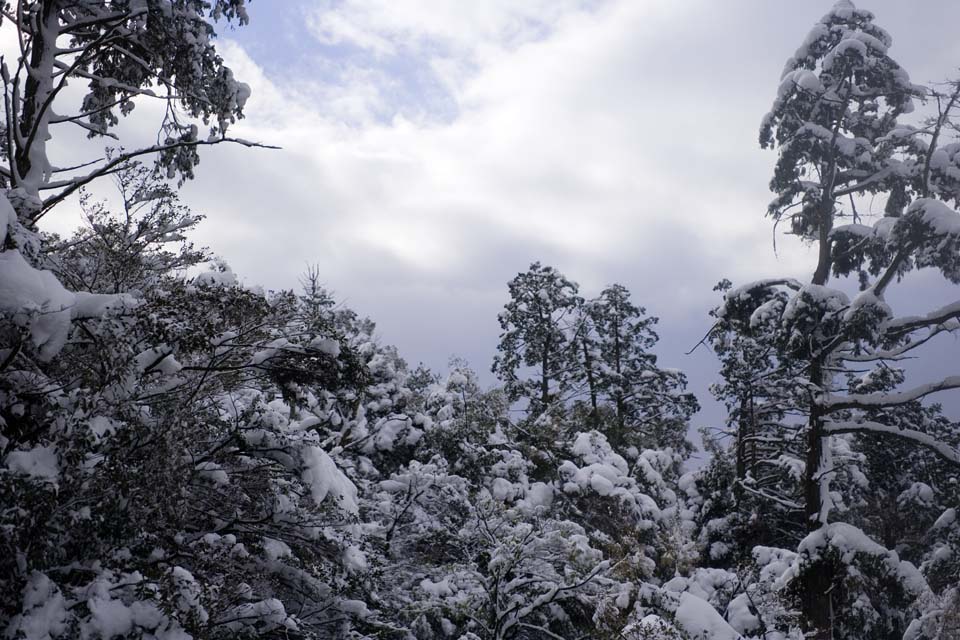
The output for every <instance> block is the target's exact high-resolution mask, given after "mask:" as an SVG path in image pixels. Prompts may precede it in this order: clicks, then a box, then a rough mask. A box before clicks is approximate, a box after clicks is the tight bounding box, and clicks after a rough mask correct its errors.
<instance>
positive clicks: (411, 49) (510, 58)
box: [184, 0, 953, 396]
mask: <svg viewBox="0 0 960 640" xmlns="http://www.w3.org/2000/svg"><path fill="white" fill-rule="evenodd" d="M823 9H824V8H823V7H820V8H817V7H811V6H809V5H807V4H805V3H804V4H802V5H801V3H797V4H792V5H790V6H789V7H787V6H784V5H782V4H779V3H767V2H756V1H753V2H747V1H745V2H738V3H714V2H706V1H703V2H684V3H678V2H668V1H666V0H650V1H646V2H634V1H632V0H605V1H602V2H591V3H578V2H573V1H572V0H571V1H563V2H552V1H547V0H542V1H541V0H533V1H531V2H522V3H518V2H509V1H507V0H502V1H501V0H491V1H489V2H454V1H453V0H450V1H449V2H433V1H432V2H429V3H428V2H416V1H414V0H396V1H394V2H387V1H386V0H382V1H381V0H344V1H343V2H336V3H329V2H324V3H315V2H309V3H300V4H297V3H290V4H286V3H285V4H284V9H283V10H277V9H274V8H273V5H264V7H260V6H259V5H258V4H256V3H255V4H254V6H253V7H252V8H251V14H252V18H253V23H252V25H251V27H250V28H249V29H248V30H247V32H246V33H245V32H244V30H240V31H237V32H235V33H233V34H229V35H230V37H231V38H233V39H232V40H223V41H221V44H220V50H221V53H222V54H223V55H224V57H225V58H226V60H227V61H228V63H229V64H230V66H231V67H232V68H233V69H234V70H235V72H236V75H237V77H239V78H241V79H242V80H244V81H245V82H247V83H249V84H251V85H252V87H253V95H252V97H251V99H250V101H249V102H248V105H247V116H248V117H247V119H245V120H243V121H242V122H240V123H238V125H237V126H236V127H235V130H234V132H235V133H236V134H237V135H240V136H243V137H246V138H251V139H257V140H263V141H266V142H270V143H273V144H278V145H281V146H282V147H283V150H282V151H263V150H249V149H241V148H237V147H218V148H213V149H208V150H205V153H204V154H202V162H201V166H200V168H199V172H198V180H197V181H196V182H194V183H191V184H188V185H186V186H185V188H184V196H185V200H186V201H187V202H188V203H190V204H191V205H192V206H193V207H194V208H195V209H196V210H197V211H198V212H201V213H205V214H206V215H207V216H208V219H207V221H206V222H205V223H204V224H203V225H202V226H201V229H200V238H199V241H200V242H202V243H204V244H207V245H209V246H211V247H212V248H213V249H214V250H215V251H217V252H218V253H220V254H222V255H224V257H226V258H227V260H228V261H229V262H230V263H231V265H232V266H233V268H234V269H235V270H236V271H237V272H238V273H239V274H241V275H242V276H245V277H246V279H247V280H248V281H250V282H255V283H261V284H264V285H266V286H268V287H273V288H279V287H295V286H296V283H297V276H298V274H299V273H300V272H302V271H303V269H304V267H305V265H306V264H308V263H311V264H316V265H317V266H318V267H319V268H320V270H321V273H322V274H323V276H324V278H325V280H326V283H327V285H328V286H329V287H330V288H332V289H333V290H334V291H336V292H337V293H338V294H339V295H340V296H341V297H342V298H345V299H346V300H347V302H348V304H350V305H351V306H354V307H355V308H357V309H358V310H359V311H360V312H362V313H366V314H369V315H370V316H371V317H373V318H374V319H375V320H376V321H377V322H378V325H379V326H380V329H381V331H382V333H383V335H384V339H385V340H387V341H389V342H393V343H396V344H398V345H399V346H400V348H401V351H402V352H403V353H404V354H405V355H407V357H409V358H410V359H411V360H413V361H417V360H421V359H422V360H425V361H426V362H427V363H428V364H431V365H433V366H442V365H443V363H444V362H445V360H446V357H447V356H448V355H450V354H454V353H457V354H461V355H464V356H466V357H468V358H469V359H470V360H472V361H473V362H474V364H475V365H476V366H477V367H478V368H480V369H484V368H485V367H486V366H487V364H488V363H489V359H490V357H491V355H492V353H493V351H494V348H495V344H496V340H497V333H498V327H497V323H496V314H497V312H498V310H499V307H500V306H501V305H502V304H503V302H504V301H505V297H506V286H505V284H506V282H507V280H509V279H510V278H511V277H513V276H514V275H515V274H516V273H517V272H518V271H521V270H523V269H525V268H526V266H527V265H529V263H530V262H532V261H533V260H542V261H544V262H547V263H551V264H554V265H555V266H557V267H558V268H559V269H560V270H561V271H563V272H565V273H566V274H567V275H568V276H569V277H570V278H572V279H574V280H577V281H579V282H580V283H581V285H582V287H583V290H584V293H586V294H587V295H590V294H592V293H596V292H598V291H599V290H600V288H601V287H602V286H604V285H606V284H609V283H611V282H622V283H623V284H625V285H626V286H627V287H628V288H630V289H631V290H632V291H633V293H634V297H635V299H636V300H637V301H638V302H639V303H640V304H643V305H645V306H646V307H647V308H648V309H649V310H650V312H651V313H653V314H655V315H659V316H660V317H661V318H662V322H661V325H660V333H661V336H662V338H663V339H662V343H661V347H660V349H659V350H660V353H661V354H662V357H663V361H664V363H665V364H667V365H670V366H679V367H681V368H685V369H688V370H690V369H693V371H691V378H692V379H693V380H694V383H695V389H696V391H697V392H698V394H700V395H702V396H706V395H707V394H706V385H707V383H708V382H709V381H710V380H712V378H713V377H714V376H715V374H714V371H713V370H712V369H710V368H709V365H707V364H705V363H704V357H701V356H696V357H695V358H693V359H690V358H684V356H683V355H682V354H683V352H684V351H686V350H687V349H689V348H690V347H691V346H693V344H694V343H696V341H697V340H698V339H699V338H700V336H701V335H702V334H703V332H704V331H705V330H706V329H707V328H708V325H709V318H708V317H707V311H708V310H709V308H710V307H711V306H712V305H713V304H714V303H715V297H714V296H715V294H713V293H712V291H711V288H712V286H713V284H715V283H716V281H718V280H719V279H720V278H721V277H729V278H731V279H732V280H734V281H743V280H745V279H754V278H757V277H764V276H769V275H794V276H799V277H807V274H808V273H809V271H810V270H811V269H812V262H813V260H812V257H811V256H810V253H809V251H808V249H807V248H806V247H804V246H803V245H802V244H799V243H796V242H791V241H789V240H781V246H780V247H779V254H775V253H774V252H773V250H772V225H771V223H770V221H769V220H766V219H764V212H765V210H766V205H767V202H768V200H769V198H770V194H769V193H768V191H767V189H766V182H767V180H768V179H769V175H770V171H771V167H772V163H773V160H774V154H772V153H770V152H763V151H760V150H759V149H758V148H757V145H756V139H757V127H758V124H759V119H760V117H761V116H762V115H763V113H764V112H765V111H766V110H767V109H769V106H770V102H771V100H772V97H773V93H774V91H775V89H776V84H777V80H778V78H779V74H780V70H781V68H782V65H783V60H784V59H786V58H787V57H788V56H789V55H790V54H791V53H792V52H793V49H794V48H795V46H796V44H798V43H799V42H800V41H801V40H802V38H803V36H804V34H805V32H806V29H807V28H808V26H809V25H812V24H813V22H814V21H815V20H816V19H818V18H819V16H820V14H821V13H822V12H823ZM271 10H272V11H278V12H279V13H282V14H283V24H284V25H288V26H290V25H293V26H295V27H296V28H297V29H300V31H297V34H298V35H297V38H296V42H295V46H291V47H288V46H287V44H289V43H288V40H289V38H287V39H286V40H284V41H283V42H282V43H281V44H282V46H280V45H278V44H275V43H276V42H277V41H276V40H275V39H274V34H273V32H272V30H271V27H275V26H276V24H275V23H276V20H277V19H278V18H276V16H271V15H269V14H266V13H265V14H264V15H265V19H263V20H261V18H260V17H258V12H260V11H263V12H268V11H271ZM905 10H906V9H901V8H899V7H898V6H897V5H896V4H895V3H887V4H886V5H885V8H884V9H883V11H887V12H890V13H892V14H893V15H895V16H899V15H900V13H903V11H905ZM883 11H881V10H879V9H878V11H877V13H878V16H879V18H880V21H881V24H886V25H887V27H888V28H889V30H890V31H891V32H892V33H893V36H894V38H895V40H896V41H897V42H900V41H901V36H902V35H903V39H904V40H905V41H906V42H907V45H903V46H901V45H897V44H895V47H894V54H895V55H897V56H899V55H900V53H901V50H903V51H907V50H909V51H911V52H912V53H911V55H912V56H913V60H914V62H917V63H918V64H919V65H920V66H921V68H922V69H925V70H926V69H929V68H930V64H931V63H930V62H929V58H928V57H923V55H922V52H923V51H926V50H927V48H926V47H925V46H924V45H923V42H924V39H925V38H932V39H933V40H938V38H940V36H938V35H937V34H938V33H939V34H941V36H942V37H943V38H945V37H947V36H948V35H949V29H950V27H949V26H948V22H949V21H934V22H935V24H932V25H928V26H927V27H926V29H927V31H928V32H929V33H928V32H922V31H921V30H919V29H901V28H900V27H901V26H903V25H905V24H908V23H901V24H895V23H893V24H891V23H885V22H884V20H883ZM951 11H953V9H951ZM897 20H900V18H897ZM258 24H263V25H264V29H262V30H260V31H257V25H258ZM291 28H292V27H291ZM931 30H932V31H931ZM902 31H906V34H901V32H902ZM251 52H253V53H255V54H256V55H253V54H252V53H251ZM918 52H919V53H918ZM904 64H905V65H906V66H908V68H910V66H909V65H908V64H907V61H906V60H905V61H904ZM943 71H948V69H943ZM924 73H926V71H924ZM915 77H917V79H918V80H919V79H924V78H923V77H922V76H919V77H918V76H917V75H916V74H915ZM707 360H709V358H707Z"/></svg>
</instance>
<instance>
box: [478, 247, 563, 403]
mask: <svg viewBox="0 0 960 640" xmlns="http://www.w3.org/2000/svg"><path fill="white" fill-rule="evenodd" d="M507 286H508V288H509V291H510V300H509V302H507V304H506V305H504V310H503V311H502V312H501V313H500V316H499V320H500V328H501V329H502V330H503V333H501V335H500V344H499V346H498V347H497V350H498V354H497V356H496V358H495V359H494V363H493V372H494V373H496V374H497V375H498V376H499V377H500V379H501V380H502V381H503V383H504V389H505V390H506V393H507V397H508V398H509V399H510V400H511V401H513V402H516V401H519V400H523V401H525V402H526V403H527V405H528V406H527V409H528V413H529V414H530V416H531V417H537V416H539V415H541V414H543V413H545V412H547V411H549V410H550V409H556V408H562V407H563V406H564V403H566V402H568V401H569V400H570V399H571V398H570V394H571V391H572V388H573V386H574V385H575V383H576V378H577V369H578V360H577V352H576V346H575V344H574V343H573V342H572V333H573V330H574V327H575V322H576V310H577V307H578V305H579V304H580V302H581V299H580V296H579V295H578V293H577V290H578V287H577V285H576V284H575V283H573V282H571V281H570V280H567V278H565V277H564V276H563V274H561V273H560V272H559V271H557V270H556V269H554V268H553V267H550V266H546V265H541V264H540V263H539V262H534V263H533V264H531V265H530V268H529V269H528V270H527V271H526V272H524V273H520V274H517V277H515V278H514V279H513V280H511V281H510V282H509V283H508V284H507ZM528 374H529V377H528Z"/></svg>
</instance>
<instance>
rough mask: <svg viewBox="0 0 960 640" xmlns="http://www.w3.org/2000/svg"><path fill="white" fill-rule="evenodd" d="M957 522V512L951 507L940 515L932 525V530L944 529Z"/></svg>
mask: <svg viewBox="0 0 960 640" xmlns="http://www.w3.org/2000/svg"><path fill="white" fill-rule="evenodd" d="M956 521H957V510H956V509H954V508H953V507H951V508H949V509H947V510H946V511H944V512H943V513H941V514H940V517H939V518H937V520H936V522H934V523H933V527H931V528H932V529H945V528H947V527H949V526H950V525H952V524H953V523H954V522H956Z"/></svg>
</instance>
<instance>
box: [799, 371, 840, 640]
mask: <svg viewBox="0 0 960 640" xmlns="http://www.w3.org/2000/svg"><path fill="white" fill-rule="evenodd" d="M823 379H824V372H823V363H822V362H821V361H819V360H815V361H813V362H812V363H811V368H810V382H811V384H812V385H813V389H815V390H820V389H822V388H823ZM824 441H825V434H824V432H823V411H822V409H821V408H820V406H819V405H818V404H817V403H816V402H815V401H811V407H810V422H809V424H808V426H807V455H806V461H805V468H804V478H803V493H804V515H805V516H806V521H807V529H808V531H811V532H813V531H816V530H817V529H819V528H820V527H822V526H825V525H826V524H827V522H826V520H827V513H826V511H825V510H824V509H823V501H824V499H826V498H827V496H824V495H823V489H824V487H823V483H822V472H823V471H825V469H823V457H824ZM834 577H835V576H834V570H833V567H832V566H831V565H830V564H829V563H828V562H825V561H824V560H823V559H821V560H819V561H818V562H816V563H814V564H813V565H811V566H810V567H809V568H808V569H807V570H806V572H805V573H804V574H803V577H802V579H801V580H802V582H801V586H802V596H801V608H802V612H803V623H804V628H805V630H806V631H807V632H808V633H810V634H811V635H810V636H809V637H811V638H813V639H814V640H832V639H833V602H832V596H831V587H832V586H833V581H834Z"/></svg>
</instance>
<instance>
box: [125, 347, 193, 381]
mask: <svg viewBox="0 0 960 640" xmlns="http://www.w3.org/2000/svg"><path fill="white" fill-rule="evenodd" d="M133 362H134V366H135V367H136V368H137V371H139V372H141V373H154V372H157V373H160V374H161V375H165V376H169V375H173V374H175V373H177V372H178V371H180V370H181V369H182V368H183V365H181V364H180V363H179V362H177V360H176V358H174V357H173V353H172V351H171V349H170V347H168V346H167V345H165V344H160V345H157V346H156V347H152V348H150V349H145V350H143V351H141V352H140V353H138V354H137V355H136V356H134V359H133Z"/></svg>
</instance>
